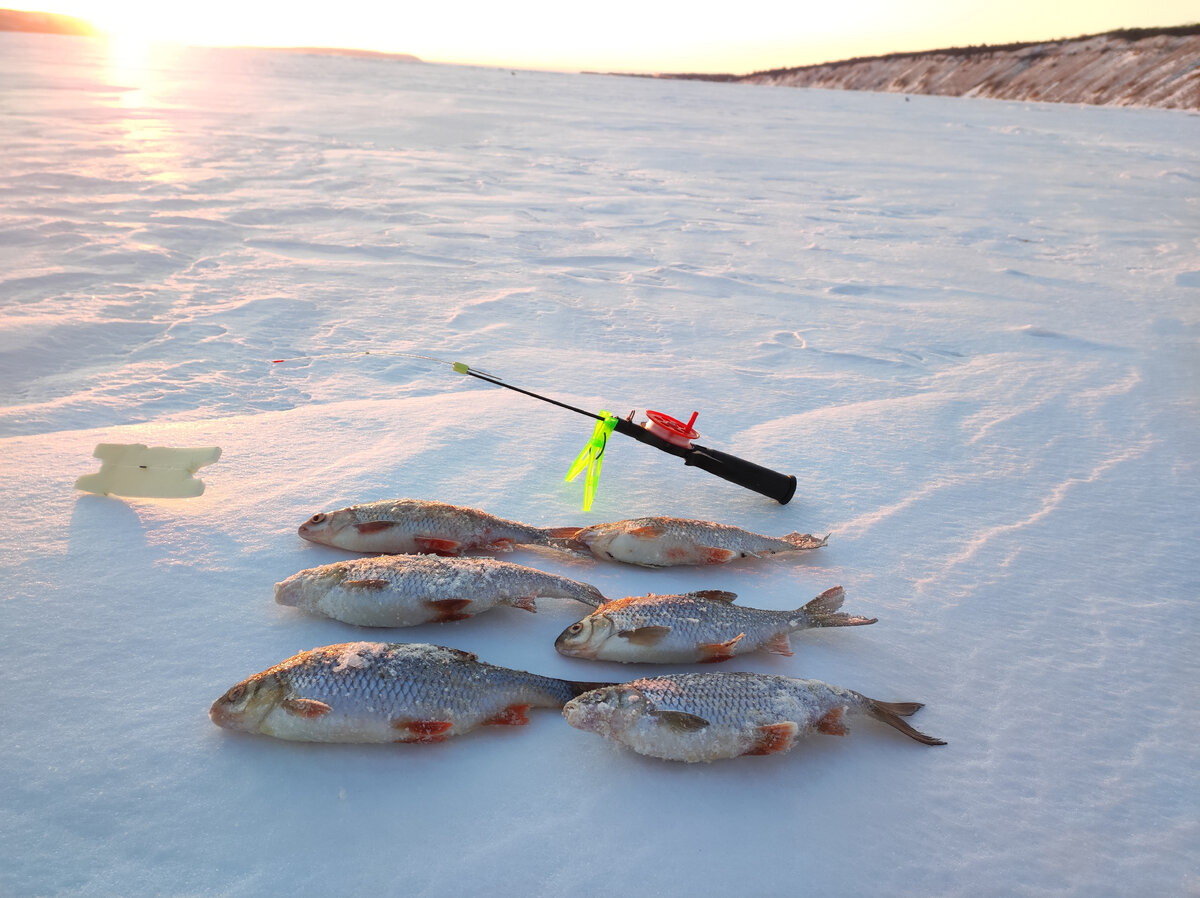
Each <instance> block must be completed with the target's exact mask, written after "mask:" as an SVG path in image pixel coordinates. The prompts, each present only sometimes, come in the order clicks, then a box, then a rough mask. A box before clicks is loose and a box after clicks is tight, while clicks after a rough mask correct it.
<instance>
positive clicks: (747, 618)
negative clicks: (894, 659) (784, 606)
mask: <svg viewBox="0 0 1200 898" xmlns="http://www.w3.org/2000/svg"><path fill="white" fill-rule="evenodd" d="M845 596H846V591H845V590H844V589H842V587H840V586H835V587H833V588H832V589H827V590H825V592H823V593H821V594H820V595H819V596H817V597H816V598H815V599H813V600H812V601H811V602H809V603H808V604H807V605H805V606H804V607H803V608H797V609H796V610H795V611H769V610H766V609H762V608H744V607H742V606H740V605H735V604H733V602H734V600H735V599H736V598H737V596H736V595H735V594H734V593H732V592H724V591H722V590H704V591H701V592H690V593H687V594H686V595H674V596H656V595H649V596H631V597H629V598H625V599H615V600H614V601H611V602H608V603H606V604H604V605H601V606H600V607H599V608H597V609H596V610H595V611H593V612H592V613H591V614H589V615H588V616H587V617H585V618H584V619H583V620H581V621H577V622H576V623H573V624H571V626H569V627H567V629H565V630H563V632H562V633H561V634H560V635H559V637H558V639H557V640H555V642H554V647H555V648H556V649H558V651H559V652H561V653H562V654H564V655H570V656H572V657H575V658H588V659H592V660H597V661H642V662H650V663H658V664H686V663H691V662H700V663H705V662H712V661H728V660H729V659H730V658H732V657H733V656H734V655H741V654H745V653H746V652H753V651H755V650H756V649H760V648H764V649H766V650H767V651H768V652H775V653H776V654H779V655H790V654H792V648H791V645H790V643H789V642H788V634H789V633H794V632H795V631H797V630H804V629H808V628H810V627H856V626H860V625H862V624H873V623H875V621H876V618H873V617H852V616H851V615H849V614H843V613H841V612H839V611H838V609H839V608H841V607H842V601H843V599H844V598H845Z"/></svg>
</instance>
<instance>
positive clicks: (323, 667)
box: [209, 642, 601, 742]
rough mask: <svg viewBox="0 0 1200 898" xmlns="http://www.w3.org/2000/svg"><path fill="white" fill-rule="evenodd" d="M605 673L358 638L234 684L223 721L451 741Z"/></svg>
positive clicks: (216, 714)
mask: <svg viewBox="0 0 1200 898" xmlns="http://www.w3.org/2000/svg"><path fill="white" fill-rule="evenodd" d="M597 685H601V684H596V683H575V682H571V681H568V680H558V679H554V678H552V677H542V676H538V675H537V674H532V673H527V672H526V671H523V670H511V669H509V668H506V667H497V666H495V665H492V664H486V663H484V662H482V661H480V660H479V659H478V658H477V657H476V656H475V655H473V654H471V653H470V652H463V651H460V650H458V649H452V648H445V647H443V646H437V645H426V644H423V643H411V644H410V643H388V642H348V643H342V644H339V645H328V646H323V647H321V648H315V649H310V650H309V651H306V652H300V653H299V654H298V655H294V656H292V657H291V658H288V659H287V660H286V661H283V662H281V663H279V664H276V665H275V666H274V667H271V668H268V669H267V670H264V671H262V672H261V673H257V674H255V675H254V676H252V677H247V678H246V679H244V680H242V681H241V682H240V683H238V684H237V685H235V686H232V687H231V688H230V689H229V690H228V691H226V692H225V694H224V695H222V696H221V697H220V698H219V699H217V700H216V701H215V702H214V703H213V706H212V708H211V709H210V711H209V716H210V717H211V718H212V721H213V723H215V724H217V726H221V727H225V728H226V729H230V730H241V731H244V732H248V733H261V734H263V735H266V736H274V737H276V738H278V739H291V740H295V741H300V742H441V741H443V740H445V739H447V738H448V737H450V736H457V735H460V734H462V733H465V732H468V731H469V730H473V729H475V728H476V727H478V726H487V725H489V724H494V725H506V726H520V725H523V724H527V723H529V719H528V717H527V716H526V712H527V711H528V710H529V709H530V708H561V707H562V706H563V705H564V704H565V703H566V702H567V701H569V700H570V699H571V698H572V697H574V696H576V695H579V694H581V693H582V692H585V691H587V690H588V689H590V688H594V687H596V686H597Z"/></svg>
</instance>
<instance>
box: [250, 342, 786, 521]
mask: <svg viewBox="0 0 1200 898" xmlns="http://www.w3.org/2000/svg"><path fill="white" fill-rule="evenodd" d="M348 355H350V356H353V355H398V356H404V357H405V358H415V359H422V360H425V361H430V362H437V363H439V364H442V365H449V366H450V367H451V368H452V369H453V370H454V371H455V372H456V373H458V374H465V375H467V376H469V377H474V378H477V379H478V380H482V381H484V382H485V383H489V384H492V385H493V386H497V387H503V388H504V389H506V390H512V391H513V392H514V393H520V394H521V395H522V396H529V397H531V398H533V399H540V400H541V401H542V402H548V403H550V404H551V405H556V406H558V407H559V408H563V409H566V410H567V411H571V412H575V413H576V414H577V415H583V416H584V417H587V418H591V419H593V420H595V421H596V422H597V424H596V428H595V430H594V431H593V432H592V437H591V439H590V440H589V441H588V445H587V446H585V447H584V450H583V452H581V453H580V454H579V456H578V457H577V458H576V459H575V463H574V464H573V465H572V466H571V470H570V471H569V472H568V474H567V478H566V479H567V480H573V479H574V478H575V477H576V476H577V475H578V474H579V473H581V472H582V471H583V470H584V469H585V468H586V469H587V471H588V476H587V481H586V486H585V491H584V510H585V511H586V510H587V509H588V508H590V507H591V504H592V502H591V500H592V498H593V496H594V495H595V492H596V485H597V482H598V480H599V476H600V464H601V462H602V460H603V457H604V450H605V449H606V448H607V445H608V435H609V434H610V433H611V432H612V431H614V430H615V431H616V432H617V433H620V434H624V435H625V436H627V437H632V438H633V439H635V440H637V441H638V442H640V443H645V444H646V445H647V446H653V447H654V448H655V449H658V450H659V451H661V452H666V453H669V454H670V455H675V456H678V457H679V458H682V459H683V463H684V464H685V465H687V466H689V467H695V468H700V469H701V470H702V471H707V472H708V473H710V474H715V475H716V476H717V477H720V478H721V479H723V480H728V481H729V482H730V483H736V484H737V485H738V486H741V487H744V488H746V489H748V490H753V491H754V492H756V493H760V494H762V495H764V496H766V497H768V498H770V499H774V500H775V501H776V502H778V503H779V504H780V505H787V503H788V502H790V501H791V499H792V496H793V495H795V493H796V478H795V476H794V475H792V474H781V473H779V472H778V471H773V470H771V469H770V468H764V467H762V466H761V465H756V464H754V462H749V461H746V460H745V459H744V458H738V457H737V456H736V455H730V454H729V453H727V452H721V451H719V450H717V449H710V448H708V447H707V446H701V445H699V444H697V443H696V442H694V440H695V439H696V437H698V436H699V435H700V434H699V433H697V432H696V431H695V430H694V429H693V427H692V425H693V424H695V423H696V418H697V417H698V415H699V412H693V413H692V417H691V419H690V420H688V421H687V423H684V422H683V421H679V420H677V419H675V418H672V417H671V416H670V415H666V414H663V413H662V412H656V411H651V410H650V409H647V410H646V417H647V418H648V420H647V421H646V422H644V423H643V424H635V423H634V421H633V416H634V414H636V411H631V412H630V413H629V415H628V416H627V417H625V418H619V417H617V416H615V415H612V414H609V413H608V412H606V411H604V410H603V409H601V411H600V413H599V414H597V413H596V412H589V411H588V410H587V409H582V408H578V407H576V406H574V405H570V404H569V403H566V402H560V401H559V400H557V399H551V398H550V397H549V396H543V395H541V394H540V393H534V392H533V391H531V390H525V389H522V388H521V387H518V386H514V385H513V384H510V383H507V382H506V381H504V380H503V379H502V378H500V377H497V376H496V375H494V374H489V373H488V372H486V371H482V370H479V369H476V368H472V367H470V366H469V365H467V364H466V363H465V362H450V361H447V360H445V359H439V358H435V357H433V356H428V355H418V354H416V353H411V352H394V351H390V350H384V351H370V350H364V351H361V352H336V353H324V354H321V355H308V356H299V357H296V358H290V359H272V362H273V363H275V364H278V363H280V362H294V361H305V360H308V359H319V358H333V357H339V356H340V357H345V356H348Z"/></svg>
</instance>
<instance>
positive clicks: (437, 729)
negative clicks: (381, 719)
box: [392, 720, 454, 742]
mask: <svg viewBox="0 0 1200 898" xmlns="http://www.w3.org/2000/svg"><path fill="white" fill-rule="evenodd" d="M392 726H393V727H394V728H395V729H397V730H405V731H407V732H408V733H409V734H410V735H408V736H405V737H403V738H401V739H397V740H396V741H397V742H444V741H446V736H445V733H446V730H448V729H450V727H452V726H454V724H453V723H451V722H450V721H448V720H396V721H393V722H392Z"/></svg>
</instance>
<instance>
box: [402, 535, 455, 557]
mask: <svg viewBox="0 0 1200 898" xmlns="http://www.w3.org/2000/svg"><path fill="white" fill-rule="evenodd" d="M413 542H415V543H416V544H417V546H418V547H419V548H420V549H421V551H422V552H429V553H430V554H432V555H458V554H459V553H460V552H462V544H461V543H457V542H455V541H454V540H452V539H437V538H435V537H432V536H416V537H413Z"/></svg>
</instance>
